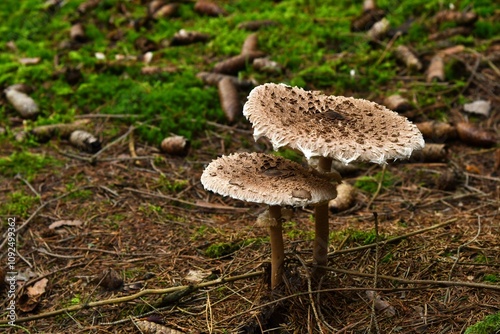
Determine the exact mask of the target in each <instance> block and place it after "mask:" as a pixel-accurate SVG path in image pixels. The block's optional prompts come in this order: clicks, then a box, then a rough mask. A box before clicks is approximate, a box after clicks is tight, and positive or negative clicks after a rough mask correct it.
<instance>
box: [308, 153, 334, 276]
mask: <svg viewBox="0 0 500 334" xmlns="http://www.w3.org/2000/svg"><path fill="white" fill-rule="evenodd" d="M331 168H332V159H331V158H326V157H320V158H319V161H318V170H319V171H320V172H321V173H329V172H330V171H331ZM314 219H315V234H314V249H313V259H314V263H315V264H316V265H317V266H326V265H327V262H328V255H327V254H328V243H329V241H328V239H329V226H328V202H325V203H319V204H317V205H316V206H315V207H314ZM324 274H325V270H324V269H320V268H318V267H315V268H314V270H313V277H314V278H315V279H316V280H319V279H321V277H323V275H324Z"/></svg>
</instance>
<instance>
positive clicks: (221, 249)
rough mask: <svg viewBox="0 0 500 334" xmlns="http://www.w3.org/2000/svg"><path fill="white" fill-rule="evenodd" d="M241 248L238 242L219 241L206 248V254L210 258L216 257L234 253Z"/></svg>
mask: <svg viewBox="0 0 500 334" xmlns="http://www.w3.org/2000/svg"><path fill="white" fill-rule="evenodd" d="M239 248H240V247H239V245H238V244H232V243H227V242H217V243H214V244H211V245H210V246H208V248H207V249H206V250H205V255H206V256H208V257H209V258H212V259H216V258H219V257H222V256H226V255H229V254H231V253H234V252H235V251H236V250H238V249H239Z"/></svg>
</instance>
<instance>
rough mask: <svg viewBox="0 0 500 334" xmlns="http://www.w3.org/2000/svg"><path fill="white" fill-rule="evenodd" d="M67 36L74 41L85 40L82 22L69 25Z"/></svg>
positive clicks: (81, 41)
mask: <svg viewBox="0 0 500 334" xmlns="http://www.w3.org/2000/svg"><path fill="white" fill-rule="evenodd" d="M69 36H70V38H71V40H72V41H74V42H79V43H83V42H85V41H86V40H87V36H86V35H85V29H84V28H83V24H81V23H76V24H74V25H72V26H71V29H70V30H69Z"/></svg>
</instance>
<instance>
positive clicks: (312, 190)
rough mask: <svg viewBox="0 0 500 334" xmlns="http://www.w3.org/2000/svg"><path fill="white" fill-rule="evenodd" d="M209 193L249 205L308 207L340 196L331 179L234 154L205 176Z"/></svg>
mask: <svg viewBox="0 0 500 334" xmlns="http://www.w3.org/2000/svg"><path fill="white" fill-rule="evenodd" d="M201 183H202V184H203V186H204V187H205V189H207V190H211V191H213V192H215V193H218V194H220V195H223V196H229V197H232V198H235V199H240V200H243V201H247V202H254V203H265V204H268V205H280V206H285V205H290V206H306V205H309V204H317V203H323V202H326V201H329V200H330V199H332V198H335V196H337V190H336V185H335V184H332V183H330V182H329V179H328V178H327V177H323V176H321V175H318V173H314V174H312V173H311V172H310V171H309V170H308V169H306V168H304V167H302V166H301V165H300V164H298V163H296V162H293V161H290V160H287V159H285V158H282V157H278V156H274V155H270V154H264V153H233V154H231V155H228V156H222V157H220V158H218V159H216V160H213V161H212V162H211V163H210V164H209V165H208V166H207V168H205V170H204V171H203V174H202V175H201Z"/></svg>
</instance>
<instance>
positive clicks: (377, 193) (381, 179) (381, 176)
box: [367, 165, 387, 210]
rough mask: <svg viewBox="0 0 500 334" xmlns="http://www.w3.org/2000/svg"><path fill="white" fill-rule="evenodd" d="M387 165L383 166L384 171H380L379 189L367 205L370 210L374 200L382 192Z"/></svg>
mask: <svg viewBox="0 0 500 334" xmlns="http://www.w3.org/2000/svg"><path fill="white" fill-rule="evenodd" d="M386 166H387V165H384V166H383V167H382V172H381V173H380V181H379V182H378V185H377V190H376V191H375V193H374V194H373V196H372V198H371V199H370V202H368V205H367V208H368V210H370V208H371V206H372V204H373V201H375V199H376V198H377V197H378V195H379V193H380V190H381V189H382V183H383V182H384V177H385V170H386Z"/></svg>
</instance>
